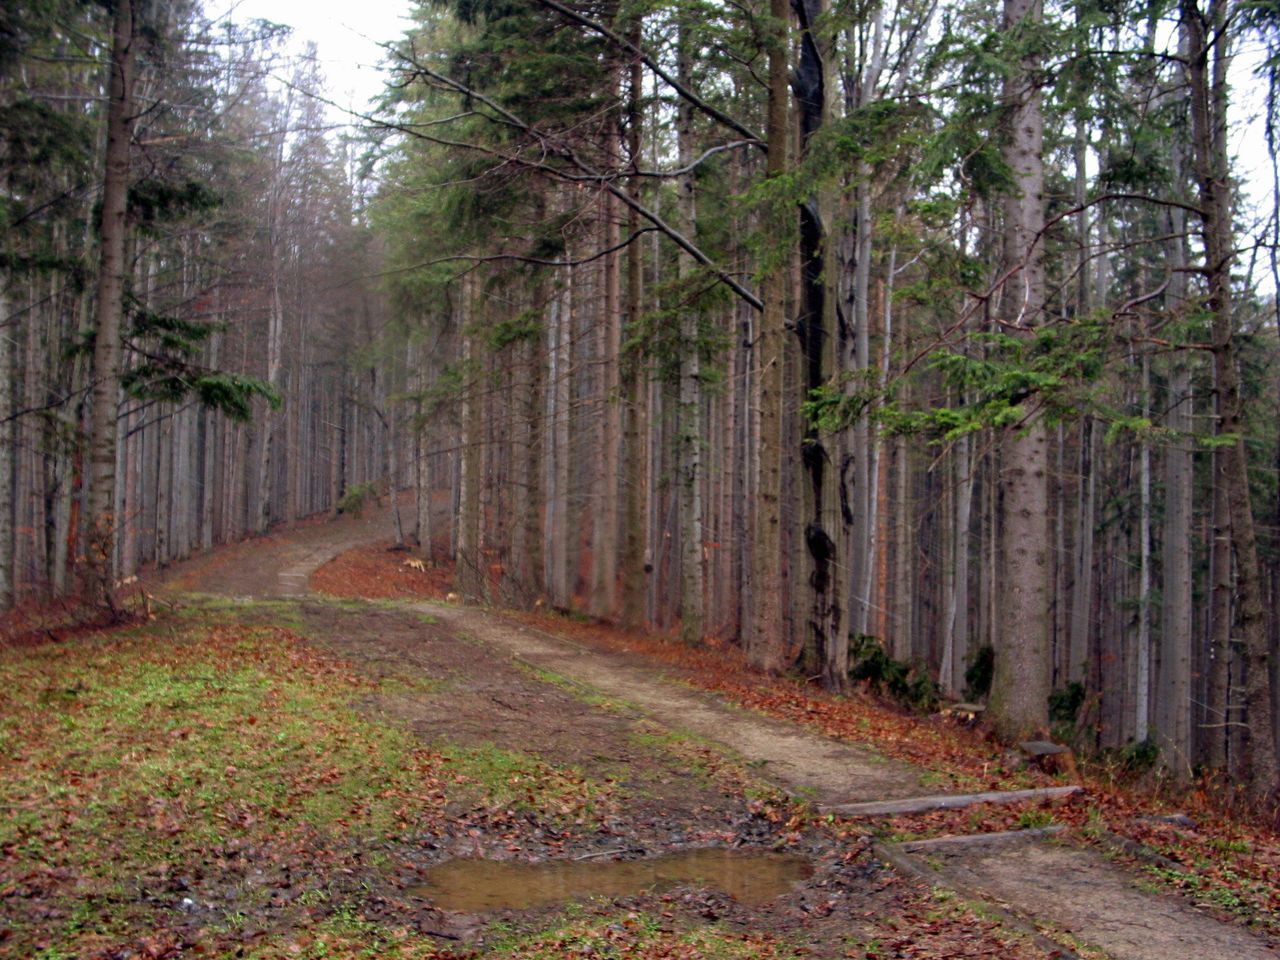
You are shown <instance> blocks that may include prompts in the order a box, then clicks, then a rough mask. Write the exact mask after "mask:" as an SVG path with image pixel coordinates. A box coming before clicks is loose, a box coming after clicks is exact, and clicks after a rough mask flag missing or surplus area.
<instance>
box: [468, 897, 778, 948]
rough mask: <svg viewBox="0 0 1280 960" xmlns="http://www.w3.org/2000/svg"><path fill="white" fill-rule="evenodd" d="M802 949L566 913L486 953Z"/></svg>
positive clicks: (705, 930)
mask: <svg viewBox="0 0 1280 960" xmlns="http://www.w3.org/2000/svg"><path fill="white" fill-rule="evenodd" d="M803 955H804V954H803V951H801V950H799V949H797V948H795V947H792V946H791V945H789V944H786V943H785V942H780V941H778V940H776V939H774V938H772V937H768V936H763V935H760V934H752V933H742V932H740V931H736V930H729V929H727V928H725V927H722V926H718V925H711V926H702V927H696V928H693V929H691V930H680V929H677V928H675V927H674V926H673V925H672V924H671V922H670V921H669V920H667V919H666V918H664V917H659V916H655V915H653V914H649V913H643V912H632V913H616V912H603V913H596V912H588V911H586V910H583V909H581V908H575V909H570V910H566V911H565V912H564V914H563V915H562V919H561V922H560V923H558V924H557V925H555V926H553V927H552V928H551V929H549V930H540V931H537V932H535V933H530V934H523V935H522V934H518V933H507V935H505V936H499V937H498V938H497V939H496V940H495V941H493V943H492V946H491V947H490V949H489V950H488V951H486V952H485V957H486V958H492V960H564V958H565V957H576V956H586V957H613V958H618V960H643V958H648V957H666V956H672V957H697V958H699V960H750V958H755V957H759V958H769V960H793V958H799V957H801V956H803Z"/></svg>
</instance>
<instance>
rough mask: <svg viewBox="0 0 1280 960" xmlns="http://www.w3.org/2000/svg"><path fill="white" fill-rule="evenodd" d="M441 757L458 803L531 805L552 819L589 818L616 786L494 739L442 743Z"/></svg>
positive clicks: (603, 807) (512, 807)
mask: <svg viewBox="0 0 1280 960" xmlns="http://www.w3.org/2000/svg"><path fill="white" fill-rule="evenodd" d="M439 749H440V752H441V754H442V756H443V757H444V758H445V760H446V761H447V762H448V763H449V765H450V769H451V770H452V771H453V772H454V773H455V775H456V777H457V779H458V783H457V784H456V787H455V791H454V796H455V798H456V799H455V802H456V803H459V804H461V805H471V806H478V807H483V808H486V809H491V810H497V809H502V810H512V811H525V810H532V811H536V812H539V813H541V814H542V815H543V816H546V817H548V818H549V819H551V820H553V821H561V822H563V821H565V820H576V819H584V818H591V817H595V816H598V815H600V814H601V813H603V812H604V811H605V810H607V809H610V808H612V806H613V800H614V793H615V787H614V785H613V784H612V783H607V782H600V781H597V780H595V779H593V778H591V777H588V776H586V775H585V774H584V773H583V772H582V771H581V770H578V769H577V768H575V767H572V766H563V765H562V766H552V765H551V764H548V763H545V762H544V761H542V760H539V759H538V758H537V757H533V756H530V755H529V754H526V753H520V752H518V751H513V750H504V749H502V748H501V747H497V746H495V745H493V744H484V745H481V746H478V747H466V748H462V747H455V746H450V745H447V744H442V745H440V747H439Z"/></svg>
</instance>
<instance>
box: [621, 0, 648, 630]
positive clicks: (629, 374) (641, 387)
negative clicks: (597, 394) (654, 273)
mask: <svg viewBox="0 0 1280 960" xmlns="http://www.w3.org/2000/svg"><path fill="white" fill-rule="evenodd" d="M640 28H641V19H640V18H639V17H636V18H635V20H634V21H632V24H631V26H630V34H629V36H630V38H631V41H632V43H633V44H635V45H637V46H638V45H639V41H640ZM643 97H644V69H643V65H642V64H641V62H640V61H639V59H636V60H633V61H632V63H631V67H630V72H629V76H628V87H627V159H628V161H629V162H630V164H631V166H632V167H633V168H635V167H638V166H639V163H640V156H641V153H640V151H641V140H640V136H641V119H642V118H641V101H642V99H643ZM627 189H628V190H630V191H631V196H632V197H633V198H634V199H635V200H636V201H637V202H638V201H639V199H640V179H639V178H638V177H632V178H631V181H630V183H629V184H628V187H627ZM639 228H640V215H639V214H638V213H637V212H636V210H635V208H634V207H628V208H627V235H628V236H630V237H633V238H634V237H635V235H636V231H637V230H638V229H639ZM643 270H644V248H643V247H642V246H641V244H640V241H639V240H638V239H633V240H632V241H631V242H630V243H629V244H628V246H627V294H626V299H625V301H624V309H623V316H624V317H625V321H626V339H627V340H629V341H630V340H633V339H634V338H633V335H632V331H634V330H638V329H639V324H640V311H641V309H642V302H643V301H642V297H643V292H644V286H643V284H644V277H643V276H642V273H643ZM644 370H645V365H644V355H643V353H642V351H641V350H640V348H639V347H638V346H633V347H631V348H630V349H629V350H628V352H627V355H626V357H625V358H623V361H622V370H621V378H622V380H621V387H622V393H623V395H624V397H625V398H626V402H627V408H626V427H625V434H624V437H623V446H624V454H623V470H624V473H623V476H624V477H625V481H624V497H625V500H624V504H623V509H624V511H625V512H624V516H623V523H622V528H623V530H622V538H623V542H622V562H621V565H620V566H621V574H622V622H623V624H625V625H626V626H628V627H638V626H640V625H641V624H642V623H644V620H645V600H646V597H647V596H648V581H649V574H650V570H649V567H648V565H647V564H646V563H645V542H646V510H645V506H646V503H647V501H648V496H649V471H648V466H649V457H648V454H647V453H646V447H645V438H646V436H647V430H646V426H647V424H646V417H645V413H646V408H647V406H648V405H647V403H646V398H647V397H648V393H649V385H648V382H647V378H646V377H645V376H644Z"/></svg>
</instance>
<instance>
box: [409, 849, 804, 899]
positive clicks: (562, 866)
mask: <svg viewBox="0 0 1280 960" xmlns="http://www.w3.org/2000/svg"><path fill="white" fill-rule="evenodd" d="M812 875H813V865H812V864H810V863H809V861H808V860H806V859H805V858H804V857H798V856H794V855H790V854H778V853H767V852H760V851H746V850H722V849H711V850H689V851H685V852H683V853H675V854H669V855H667V856H662V857H653V858H651V859H647V860H613V861H608V860H603V861H602V860H551V861H546V862H544V863H520V862H516V861H510V860H506V861H503V860H450V861H449V862H448V863H443V864H441V865H440V866H438V867H434V868H432V869H431V870H430V871H428V872H427V873H426V874H425V878H426V882H425V883H421V884H418V885H417V886H415V887H412V888H410V890H409V892H410V893H412V894H415V895H417V896H419V897H422V898H424V899H426V900H429V901H430V902H431V903H432V904H434V905H435V906H437V907H439V908H441V909H443V910H452V911H456V912H460V913H485V912H488V911H490V910H527V909H530V908H533V907H543V906H549V905H551V904H556V903H565V902H568V901H570V900H582V899H585V898H587V897H610V898H612V897H626V896H634V895H636V894H640V893H649V892H661V891H663V890H668V889H670V888H672V887H677V886H681V885H684V884H690V885H694V886H702V887H708V888H710V889H713V890H719V891H721V892H722V893H727V894H729V895H730V896H732V897H733V898H734V899H735V900H737V901H738V902H740V903H747V904H753V903H764V902H765V901H767V900H772V899H773V898H774V897H777V896H780V895H782V894H784V893H786V892H787V891H788V890H790V889H791V888H792V887H794V886H796V885H797V884H798V883H800V882H801V881H802V880H805V879H807V878H808V877H810V876H812Z"/></svg>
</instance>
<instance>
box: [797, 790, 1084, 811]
mask: <svg viewBox="0 0 1280 960" xmlns="http://www.w3.org/2000/svg"><path fill="white" fill-rule="evenodd" d="M1080 789H1081V788H1080V787H1078V786H1074V785H1073V786H1068V787H1041V788H1037V789H1035V790H992V791H990V792H989V793H959V794H939V795H938V796H932V797H908V798H907V799H905V800H873V801H870V802H867V803H835V804H828V805H826V806H823V807H819V811H820V812H821V813H834V814H837V815H839V816H842V817H894V816H898V815H899V814H903V813H927V812H928V811H930V810H956V809H960V808H961V807H971V806H973V805H974V804H977V803H999V804H1009V803H1022V802H1024V801H1026V800H1056V799H1058V798H1059V797H1069V796H1071V794H1073V793H1078V792H1080Z"/></svg>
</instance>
